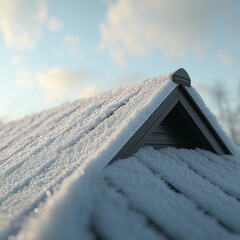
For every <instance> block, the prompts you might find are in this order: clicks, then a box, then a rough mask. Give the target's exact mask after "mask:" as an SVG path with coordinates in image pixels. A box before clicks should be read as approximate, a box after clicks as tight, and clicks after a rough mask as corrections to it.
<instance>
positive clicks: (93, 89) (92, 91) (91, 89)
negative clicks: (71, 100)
mask: <svg viewBox="0 0 240 240" xmlns="http://www.w3.org/2000/svg"><path fill="white" fill-rule="evenodd" d="M100 91H101V88H100V87H99V86H97V85H93V84H92V85H89V86H87V87H86V88H85V89H84V90H83V91H82V92H80V94H79V96H78V98H88V97H91V96H93V95H96V94H97V93H99V92H100Z"/></svg>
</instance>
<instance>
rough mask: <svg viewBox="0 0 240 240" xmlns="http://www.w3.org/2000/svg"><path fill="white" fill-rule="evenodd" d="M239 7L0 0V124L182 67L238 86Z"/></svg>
mask: <svg viewBox="0 0 240 240" xmlns="http://www.w3.org/2000/svg"><path fill="white" fill-rule="evenodd" d="M239 43H240V1H239V0H228V1H226V0H194V1H192V0H181V1H179V0H148V1H145V0H68V1H63V0H8V1H6V0H0V83H1V86H0V97H1V101H0V119H1V120H2V121H9V120H14V119H17V118H20V117H22V116H24V115H27V114H31V113H33V112H37V111H40V110H42V109H46V108H49V107H52V106H56V105H59V104H61V103H63V102H66V101H72V100H75V99H76V98H80V97H88V96H91V95H93V94H96V93H99V92H102V91H105V90H109V89H111V88H114V87H119V86H121V85H126V84H128V83H133V82H136V81H139V80H142V79H145V78H147V77H151V76H156V75H160V74H163V73H165V72H171V71H174V70H176V69H178V68H179V67H184V68H185V69H186V70H187V71H188V72H189V74H190V76H191V78H192V80H193V85H194V86H195V87H197V88H198V89H199V91H202V95H204V90H205V89H206V86H208V85H211V84H213V83H216V82H221V84H225V85H226V87H227V88H229V89H231V91H234V89H235V88H236V86H237V84H238V82H240V44H239Z"/></svg>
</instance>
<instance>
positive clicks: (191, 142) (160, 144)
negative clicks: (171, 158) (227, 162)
mask: <svg viewBox="0 0 240 240" xmlns="http://www.w3.org/2000/svg"><path fill="white" fill-rule="evenodd" d="M144 146H152V147H154V148H157V149H160V148H164V147H175V148H187V149H195V148H201V149H206V150H209V151H212V152H215V151H214V149H213V147H212V146H211V145H210V144H209V142H208V140H207V139H206V137H205V136H204V135H203V134H202V132H201V130H200V129H199V128H198V126H197V125H196V123H195V122H194V121H192V119H191V116H190V115H189V114H188V113H187V111H186V109H185V108H184V107H183V105H182V104H181V103H177V104H176V106H175V107H174V108H173V109H172V110H171V111H170V113H169V114H168V115H167V116H166V118H165V119H164V120H163V121H162V122H161V123H160V124H159V125H158V126H157V127H156V128H155V129H154V131H153V133H152V134H151V135H150V136H149V137H148V138H147V139H146V141H145V143H144Z"/></svg>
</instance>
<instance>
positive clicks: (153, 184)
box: [0, 74, 240, 239]
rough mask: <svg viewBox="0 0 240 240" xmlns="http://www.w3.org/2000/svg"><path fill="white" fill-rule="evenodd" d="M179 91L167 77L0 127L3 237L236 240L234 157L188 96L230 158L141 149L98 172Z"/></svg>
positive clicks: (239, 209)
mask: <svg viewBox="0 0 240 240" xmlns="http://www.w3.org/2000/svg"><path fill="white" fill-rule="evenodd" d="M176 87H177V84H175V83H173V82H172V81H171V74H166V75H164V76H161V77H157V78H152V79H148V80H146V81H143V82H141V83H139V84H136V85H134V86H131V87H127V88H121V89H118V90H113V91H110V92H107V93H104V94H102V95H99V96H96V97H92V98H89V99H83V100H78V101H75V102H73V103H70V104H65V105H62V106H60V107H57V108H54V109H51V110H47V111H44V112H41V113H39V114H35V115H32V116H29V117H26V118H24V119H22V120H20V121H17V122H12V123H9V124H7V125H4V126H3V127H1V129H0V138H1V142H0V181H1V187H0V203H1V204H0V239H8V238H9V239H15V236H16V237H17V238H18V237H19V238H20V239H21V238H23V239H24V238H26V239H79V237H80V238H82V239H96V238H98V237H99V236H101V237H102V239H125V238H126V237H127V238H128V239H172V238H179V239H203V238H204V237H208V238H211V239H239V236H240V231H239V229H240V225H239V222H240V217H239V216H240V204H239V199H240V190H239V189H240V188H239V184H238V181H237V179H239V175H240V172H239V167H240V163H239V161H238V159H237V158H238V157H237V156H240V154H239V152H238V150H237V148H236V147H235V146H234V145H233V144H232V143H231V141H230V140H229V139H228V137H227V136H226V135H225V133H224V132H223V130H222V129H221V127H220V126H219V125H218V123H217V121H216V119H215V118H214V117H213V116H212V115H211V113H210V112H209V110H208V109H207V108H206V106H205V105H204V103H203V102H202V100H201V99H200V97H199V96H198V95H197V93H196V92H195V91H194V90H189V91H190V93H191V94H192V96H193V97H194V98H196V99H197V102H198V103H199V104H200V107H201V108H203V111H205V113H206V114H207V116H209V119H210V121H211V123H212V124H213V126H214V127H215V129H216V130H217V131H218V133H219V134H220V136H221V137H222V138H223V140H224V141H225V142H226V143H227V145H228V147H229V148H230V149H231V150H232V151H233V152H234V156H222V157H219V156H216V155H214V154H212V153H209V152H207V151H203V150H200V149H198V150H176V149H164V150H161V151H156V150H153V149H151V148H146V149H143V150H140V151H139V152H138V153H137V154H136V155H135V156H134V157H131V158H129V159H127V160H123V161H118V162H116V163H114V164H112V165H110V166H108V167H106V168H104V167H105V166H106V165H107V163H109V161H110V160H111V159H112V158H113V157H114V156H115V154H116V153H117V152H118V151H119V150H120V149H121V148H122V147H123V146H124V144H125V143H126V142H127V141H128V139H129V138H130V137H131V136H132V135H133V134H134V133H135V132H136V131H137V130H138V129H139V127H140V126H141V125H142V124H143V123H144V122H145V121H146V120H147V119H148V117H149V116H150V115H151V114H152V113H153V112H154V110H155V109H156V108H157V107H158V106H159V104H161V103H162V102H163V101H164V99H165V98H166V97H167V96H168V95H169V94H170V93H171V92H172V91H173V89H174V88H176ZM190 89H192V88H190ZM179 179H181V181H180V180H179ZM175 188H176V189H178V190H177V191H176V189H175ZM173 189H175V191H174V190H173Z"/></svg>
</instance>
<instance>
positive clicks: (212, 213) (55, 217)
mask: <svg viewBox="0 0 240 240" xmlns="http://www.w3.org/2000/svg"><path fill="white" fill-rule="evenodd" d="M189 154H199V153H198V151H193V150H176V149H172V148H168V149H162V150H159V151H156V150H154V149H152V148H145V149H140V150H139V151H138V153H136V154H135V155H134V156H133V157H130V158H128V159H124V160H120V161H117V162H115V163H113V164H112V165H109V166H107V167H106V168H105V169H103V170H102V171H101V172H99V173H98V174H97V175H95V176H91V177H90V176H89V175H85V177H83V175H81V173H80V172H78V174H79V176H78V177H76V179H75V180H73V178H68V179H66V181H64V183H63V185H62V187H61V190H60V191H59V192H58V193H56V194H54V195H53V196H51V197H49V198H48V200H47V202H46V204H45V205H44V206H43V207H40V208H39V209H38V210H39V212H38V213H37V214H36V215H35V216H32V217H30V218H29V219H28V222H27V223H26V224H25V225H24V226H23V228H22V230H21V231H20V236H23V237H25V238H26V239H66V238H68V239H79V238H80V239H95V237H96V235H95V234H97V236H100V237H101V238H102V239H119V240H120V239H136V240H137V239H169V238H172V239H240V234H239V229H240V221H239V216H240V202H239V201H237V200H236V199H235V196H234V195H233V196H228V195H226V194H225V193H224V192H223V190H222V189H221V187H220V186H219V185H218V184H212V183H211V181H209V180H207V179H204V178H202V177H200V176H199V173H197V172H194V171H192V170H191V169H190V168H189V167H188V165H186V163H185V162H184V161H185V160H186V159H188V157H189ZM205 154H206V155H207V154H208V153H207V152H206V153H205ZM178 155H181V160H180V159H179V157H178ZM210 155H211V154H209V156H210ZM170 156H171V157H170ZM214 156H215V155H214ZM211 157H212V156H211ZM215 158H216V159H219V160H220V161H221V160H223V158H222V157H219V156H215ZM232 158H234V157H233V156H232ZM198 160H199V161H204V160H202V159H201V158H200V157H199V158H198ZM208 162H209V161H208ZM225 165H226V166H227V167H230V168H231V167H232V166H231V164H230V165H229V162H228V161H226V162H225ZM210 167H211V165H209V168H210ZM82 174H83V173H82ZM214 174H216V175H218V173H214ZM229 175H231V173H230V172H229ZM75 176H76V173H75ZM169 184H171V186H173V187H175V188H176V189H178V190H179V192H176V191H174V190H172V187H170V186H169ZM149 220H151V221H149ZM223 226H226V227H223Z"/></svg>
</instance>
